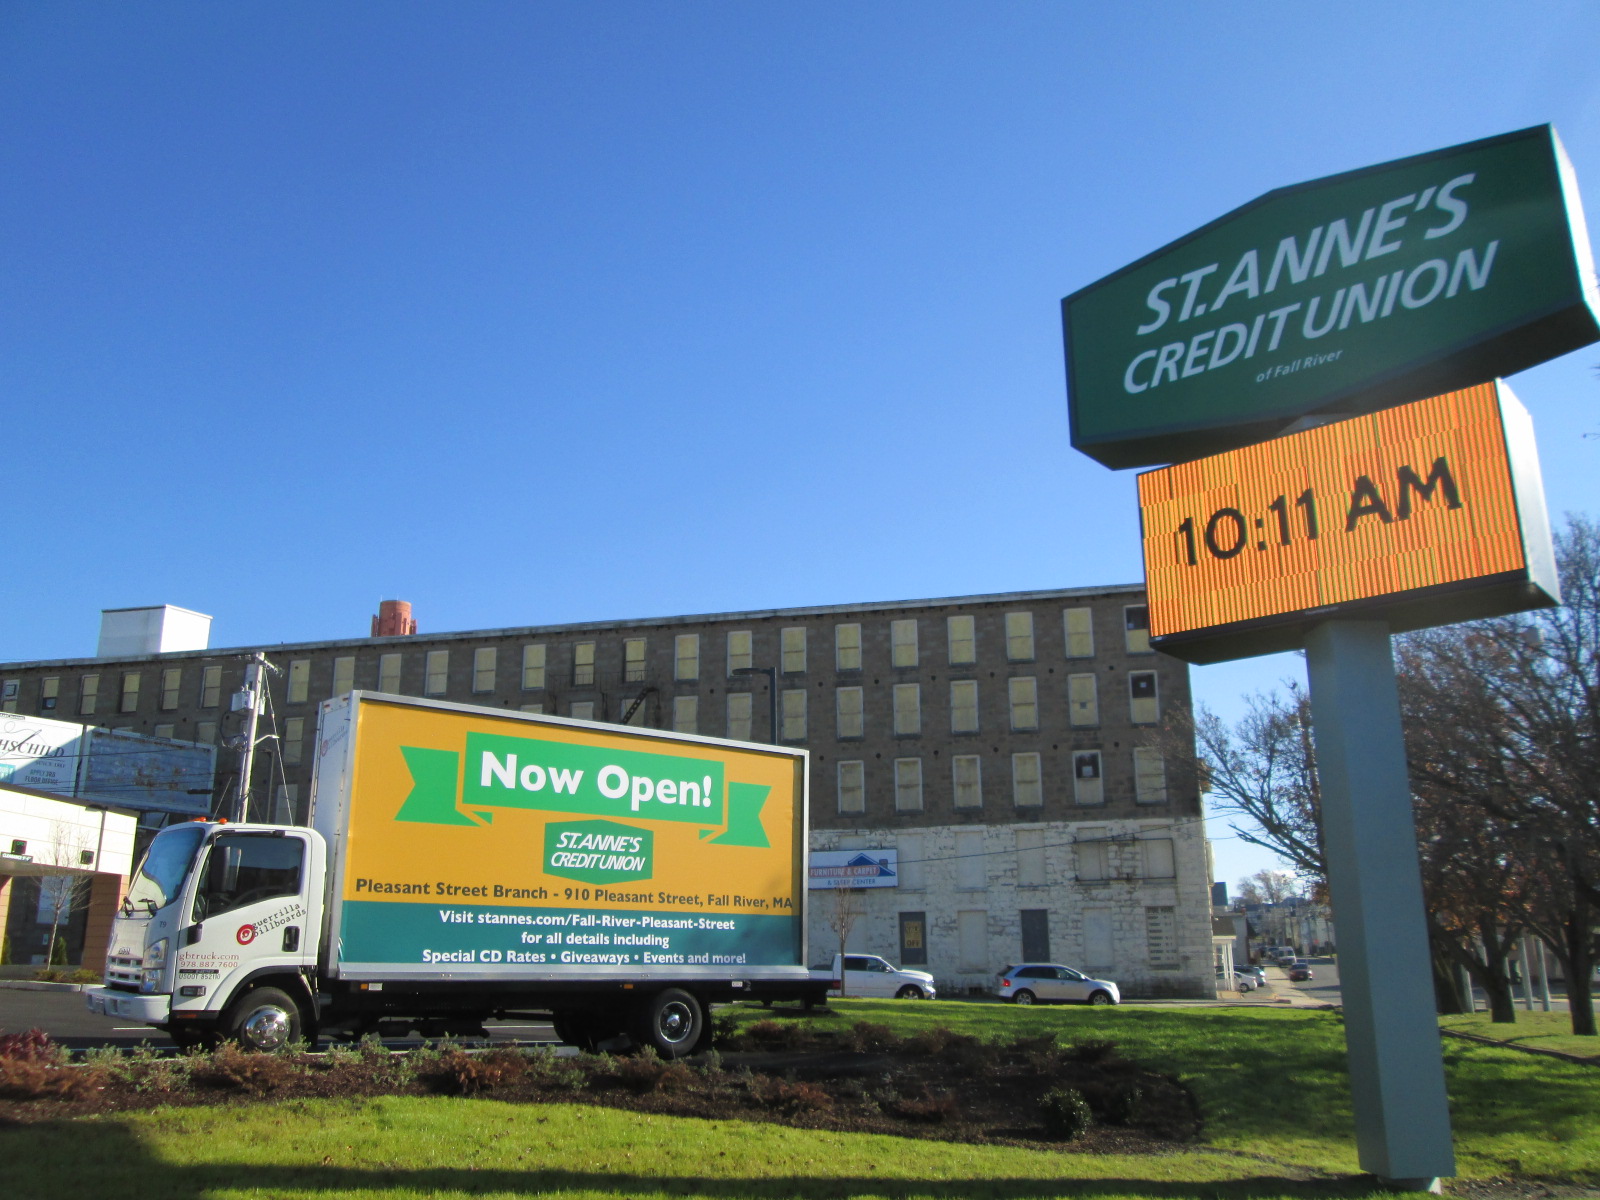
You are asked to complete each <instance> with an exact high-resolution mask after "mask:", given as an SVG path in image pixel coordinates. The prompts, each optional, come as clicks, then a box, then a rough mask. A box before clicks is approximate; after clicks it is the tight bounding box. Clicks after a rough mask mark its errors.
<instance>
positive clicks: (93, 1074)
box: [0, 1058, 104, 1100]
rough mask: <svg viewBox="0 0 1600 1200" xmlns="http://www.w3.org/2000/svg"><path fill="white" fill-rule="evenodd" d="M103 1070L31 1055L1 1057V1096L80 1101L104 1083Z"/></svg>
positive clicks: (12, 1098) (9, 1098)
mask: <svg viewBox="0 0 1600 1200" xmlns="http://www.w3.org/2000/svg"><path fill="white" fill-rule="evenodd" d="M103 1079H104V1077H103V1075H101V1073H100V1072H98V1071H94V1070H90V1069H86V1068H82V1067H68V1066H61V1065H58V1064H55V1063H52V1062H47V1061H43V1060H40V1059H31V1058H0V1096H3V1097H5V1098H6V1099H8V1100H79V1099H82V1098H84V1097H86V1096H89V1095H92V1094H93V1093H94V1092H95V1091H97V1090H98V1089H99V1088H100V1087H101V1086H102V1083H103Z"/></svg>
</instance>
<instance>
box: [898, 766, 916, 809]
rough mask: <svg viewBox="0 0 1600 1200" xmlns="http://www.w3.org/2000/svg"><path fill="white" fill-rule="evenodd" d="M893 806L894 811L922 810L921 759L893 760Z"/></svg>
mask: <svg viewBox="0 0 1600 1200" xmlns="http://www.w3.org/2000/svg"><path fill="white" fill-rule="evenodd" d="M894 807H895V811H896V812H921V811H922V760H921V759H920V758H897V759H895V760H894Z"/></svg>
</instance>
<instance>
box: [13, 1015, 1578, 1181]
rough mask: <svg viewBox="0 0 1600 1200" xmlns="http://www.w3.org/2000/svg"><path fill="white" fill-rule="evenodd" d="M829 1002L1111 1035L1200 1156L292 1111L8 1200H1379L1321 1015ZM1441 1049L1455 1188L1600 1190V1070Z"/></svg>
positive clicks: (139, 1123)
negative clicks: (1183, 1087) (1162, 1084)
mask: <svg viewBox="0 0 1600 1200" xmlns="http://www.w3.org/2000/svg"><path fill="white" fill-rule="evenodd" d="M838 1007H839V1009H840V1010H841V1016H840V1017H839V1018H833V1019H837V1020H870V1021H875V1022H879V1023H882V1024H887V1025H891V1026H893V1027H894V1028H896V1029H897V1030H900V1031H903V1032H913V1031H915V1030H916V1029H919V1028H926V1027H931V1026H934V1025H945V1026H948V1027H950V1028H952V1029H956V1030H958V1031H961V1032H968V1033H974V1034H979V1035H981V1036H985V1037H995V1036H1005V1037H1014V1036H1017V1035H1021V1034H1025V1033H1037V1032H1040V1031H1044V1030H1050V1031H1052V1032H1055V1033H1056V1034H1058V1035H1059V1036H1060V1037H1061V1038H1062V1039H1064V1040H1068V1041H1081V1040H1085V1039H1088V1038H1110V1039H1112V1040H1114V1041H1116V1042H1117V1043H1119V1044H1120V1045H1121V1046H1122V1047H1123V1050H1124V1053H1125V1054H1126V1055H1127V1056H1129V1057H1131V1058H1135V1059H1139V1060H1142V1061H1144V1062H1146V1063H1148V1064H1150V1065H1152V1066H1155V1067H1157V1068H1159V1069H1164V1070H1168V1071H1172V1072H1176V1073H1178V1074H1180V1075H1181V1076H1182V1077H1183V1078H1184V1079H1185V1080H1186V1081H1187V1082H1188V1083H1189V1084H1190V1086H1191V1087H1193V1088H1194V1090H1195V1091H1196V1093H1197V1094H1198V1095H1199V1097H1200V1101H1201V1104H1202V1107H1203V1108H1204V1110H1205V1112H1206V1114H1207V1120H1208V1124H1207V1139H1206V1141H1205V1142H1204V1143H1202V1144H1200V1145H1196V1146H1181V1147H1175V1148H1174V1151H1173V1152H1172V1153H1170V1154H1162V1155H1146V1156H1087V1155H1074V1154H1072V1153H1070V1152H1060V1151H1057V1150H1054V1149H1052V1150H1042V1149H1041V1150H1035V1149H1027V1148H1010V1147H995V1146H966V1145H953V1144H947V1143H939V1142H929V1141H920V1140H910V1139H900V1138H892V1137H879V1136H870V1135H864V1134H848V1133H847V1134H841V1133H818V1132H811V1131H803V1130H796V1129H787V1128H783V1127H780V1126H775V1125H765V1124H755V1123H744V1122H735V1121H697V1120H688V1119H673V1118H666V1117H660V1116H646V1115H641V1114H636V1113H627V1112H620V1111H613V1110H607V1109H600V1108H593V1107H587V1106H580V1105H510V1104H505V1103H501V1102H497V1101H494V1100H484V1099H472V1100H463V1099H446V1098H437V1099H431V1098H430V1099H415V1098H384V1099H378V1100H371V1101H366V1102H355V1101H292V1102H282V1103H277V1104H256V1105H241V1106H234V1107H218V1108H201V1109H165V1110H156V1111H153V1112H143V1113H135V1114H125V1115H119V1116H114V1117H102V1118H96V1119H91V1120H82V1121H74V1122H67V1121H63V1122H57V1123H52V1124H47V1125H43V1126H38V1125H35V1126H25V1127H13V1128H10V1129H3V1130H0V1156H3V1157H0V1162H3V1163H4V1164H5V1165H4V1168H3V1171H0V1180H3V1181H4V1182H3V1185H0V1191H3V1193H4V1195H5V1196H6V1197H8V1200H11V1198H14V1200H31V1198H33V1197H40V1198H46V1197H48V1198H49V1200H66V1198H69V1197H75V1196H80V1195H117V1194H136V1195H138V1196H139V1198H140V1200H168V1198H170V1200H202V1198H203V1200H235V1198H245V1197H274V1198H277V1197H300V1196H304V1197H308V1198H310V1197H315V1198H316V1200H338V1198H340V1197H345V1196H350V1197H360V1200H399V1198H408V1200H409V1198H411V1197H423V1196H438V1197H450V1196H474V1197H483V1196H529V1195H542V1196H559V1197H563V1198H572V1200H577V1198H580V1197H601V1198H605V1200H622V1198H624V1197H627V1198H632V1200H653V1198H654V1197H663V1196H692V1197H706V1198H708V1200H737V1198H739V1197H746V1196H749V1197H789V1196H794V1197H805V1198H810V1197H817V1198H819V1200H821V1198H828V1197H875V1196H882V1197H888V1198H891V1200H914V1198H917V1197H924V1196H926V1197H937V1198H940V1200H985V1198H989V1197H994V1198H999V1200H1030V1198H1034V1197H1041V1198H1042V1197H1047V1196H1084V1197H1094V1198H1097V1200H1099V1198H1107V1200H1109V1198H1112V1197H1119V1196H1130V1197H1151V1198H1155V1200H1177V1198H1180V1197H1190V1196H1195V1197H1201V1196H1204V1197H1219V1198H1229V1197H1237V1198H1239V1200H1267V1198H1269V1197H1275V1196H1295V1197H1321V1196H1329V1197H1333V1196H1357V1195H1366V1194H1369V1191H1370V1188H1369V1186H1368V1185H1367V1183H1366V1182H1364V1181H1363V1180H1362V1179H1361V1178H1360V1177H1359V1176H1356V1175H1355V1172H1356V1170H1357V1167H1356V1161H1355V1151H1354V1146H1353V1144H1352V1141H1351V1139H1352V1131H1351V1117H1350V1111H1349V1098H1348V1092H1347V1089H1346V1086H1345V1080H1344V1070H1343V1060H1344V1049H1343V1035H1342V1029H1341V1027H1340V1025H1339V1023H1338V1021H1337V1019H1336V1017H1335V1016H1334V1014H1332V1013H1328V1012H1303V1011H1302V1012H1286V1011H1273V1010H1255V1009H1188V1010H1171V1009H1166V1010H1157V1009H1138V1008H1111V1009H1087V1008H1050V1009H1044V1008H1037V1007H1036V1008H1022V1009H1017V1008H1012V1007H1003V1006H999V1005H980V1004H964V1003H960V1002H944V1001H936V1002H930V1003H909V1002H904V1001H900V1002H895V1001H871V1000H851V1001H844V1002H840V1003H839V1005H838ZM763 1015H765V1014H763V1013H760V1012H759V1011H755V1010H751V1011H750V1012H749V1014H748V1016H749V1017H750V1018H751V1019H755V1018H758V1017H760V1016H763ZM822 1019H825V1020H826V1019H829V1018H822ZM1444 1053H1445V1060H1446V1065H1447V1071H1448V1076H1449V1084H1450V1093H1451V1102H1452V1109H1453V1115H1454V1121H1455V1129H1456V1147H1457V1157H1458V1170H1459V1171H1460V1173H1461V1174H1462V1175H1464V1176H1475V1177H1485V1176H1491V1175H1502V1174H1509V1175H1515V1176H1519V1177H1523V1178H1540V1179H1545V1180H1551V1181H1557V1182H1562V1183H1568V1184H1577V1185H1586V1186H1589V1187H1595V1186H1597V1185H1600V1120H1597V1119H1596V1118H1597V1114H1600V1070H1596V1069H1595V1068H1592V1067H1584V1066H1579V1065H1576V1064H1570V1063H1564V1062H1561V1061H1559V1060H1554V1059H1548V1058H1542V1057H1538V1056H1534V1055H1528V1054H1521V1053H1518V1052H1516V1051H1514V1050H1505V1049H1500V1048H1498V1047H1492V1046H1482V1045H1478V1044H1475V1043H1468V1042H1461V1041H1456V1040H1450V1041H1448V1042H1447V1043H1446V1044H1445V1046H1444Z"/></svg>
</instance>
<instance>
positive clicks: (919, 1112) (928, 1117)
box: [894, 1085, 957, 1124]
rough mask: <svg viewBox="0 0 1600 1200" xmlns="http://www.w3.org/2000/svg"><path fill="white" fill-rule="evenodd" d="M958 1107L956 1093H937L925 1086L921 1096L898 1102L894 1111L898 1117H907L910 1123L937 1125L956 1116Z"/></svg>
mask: <svg viewBox="0 0 1600 1200" xmlns="http://www.w3.org/2000/svg"><path fill="white" fill-rule="evenodd" d="M956 1107H957V1106H956V1095H955V1093H954V1092H936V1091H934V1090H933V1089H932V1088H930V1087H927V1086H926V1085H924V1086H923V1089H922V1095H921V1096H919V1097H916V1098H914V1099H906V1100H900V1101H898V1102H897V1103H896V1104H895V1106H894V1111H895V1114H896V1115H897V1116H901V1117H905V1118H906V1119H907V1120H910V1121H923V1122H926V1123H928V1124H937V1123H939V1122H941V1121H947V1120H949V1119H950V1118H951V1117H953V1116H955V1114H956Z"/></svg>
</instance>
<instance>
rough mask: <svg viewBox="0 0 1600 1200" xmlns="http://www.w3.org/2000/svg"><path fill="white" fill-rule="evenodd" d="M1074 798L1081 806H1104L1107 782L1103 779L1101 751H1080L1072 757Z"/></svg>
mask: <svg viewBox="0 0 1600 1200" xmlns="http://www.w3.org/2000/svg"><path fill="white" fill-rule="evenodd" d="M1072 798H1073V800H1075V801H1076V802H1077V803H1079V804H1104V803H1105V802H1106V792H1105V782H1104V780H1103V779H1102V778H1101V770H1100V751H1098V750H1078V751H1075V752H1074V753H1073V755H1072Z"/></svg>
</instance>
